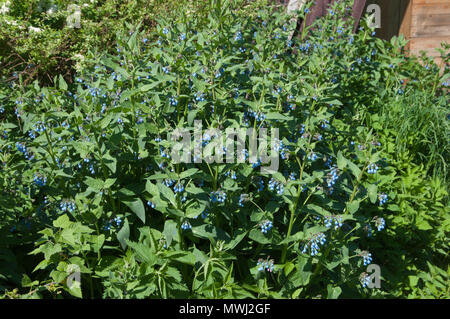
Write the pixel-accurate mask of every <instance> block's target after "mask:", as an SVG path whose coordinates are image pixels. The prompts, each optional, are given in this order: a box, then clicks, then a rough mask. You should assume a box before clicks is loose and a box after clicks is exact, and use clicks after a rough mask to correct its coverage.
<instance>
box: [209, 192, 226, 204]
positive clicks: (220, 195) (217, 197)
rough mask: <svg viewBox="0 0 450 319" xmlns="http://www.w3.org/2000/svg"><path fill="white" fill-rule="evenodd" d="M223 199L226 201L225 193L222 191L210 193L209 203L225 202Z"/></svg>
mask: <svg viewBox="0 0 450 319" xmlns="http://www.w3.org/2000/svg"><path fill="white" fill-rule="evenodd" d="M225 199H227V193H225V192H224V191H222V190H218V191H215V192H211V202H213V203H215V202H219V203H223V202H225Z"/></svg>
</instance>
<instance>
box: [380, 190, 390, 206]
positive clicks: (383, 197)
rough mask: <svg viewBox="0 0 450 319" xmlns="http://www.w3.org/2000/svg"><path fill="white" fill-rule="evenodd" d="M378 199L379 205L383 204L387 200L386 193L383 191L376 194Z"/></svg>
mask: <svg viewBox="0 0 450 319" xmlns="http://www.w3.org/2000/svg"><path fill="white" fill-rule="evenodd" d="M378 199H379V201H380V206H381V205H384V204H385V203H386V202H387V200H388V195H387V194H385V193H381V194H380V195H379V196H378Z"/></svg>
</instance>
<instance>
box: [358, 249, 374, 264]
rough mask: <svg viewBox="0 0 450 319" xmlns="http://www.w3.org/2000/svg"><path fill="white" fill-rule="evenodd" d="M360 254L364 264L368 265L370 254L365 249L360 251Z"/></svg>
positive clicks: (370, 260) (370, 259)
mask: <svg viewBox="0 0 450 319" xmlns="http://www.w3.org/2000/svg"><path fill="white" fill-rule="evenodd" d="M360 256H361V257H362V258H363V263H364V266H367V265H370V263H371V262H372V254H371V253H369V252H368V251H367V250H364V251H363V252H361V254H360Z"/></svg>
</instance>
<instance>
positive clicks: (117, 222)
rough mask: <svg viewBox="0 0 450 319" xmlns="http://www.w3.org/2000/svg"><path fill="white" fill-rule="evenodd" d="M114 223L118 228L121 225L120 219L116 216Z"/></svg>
mask: <svg viewBox="0 0 450 319" xmlns="http://www.w3.org/2000/svg"><path fill="white" fill-rule="evenodd" d="M114 221H115V223H116V225H117V226H120V225H121V224H122V217H120V216H117V217H116V218H114Z"/></svg>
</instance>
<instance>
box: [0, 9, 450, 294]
mask: <svg viewBox="0 0 450 319" xmlns="http://www.w3.org/2000/svg"><path fill="white" fill-rule="evenodd" d="M349 5H350V4H349V2H348V1H346V2H344V3H337V4H336V5H335V6H334V7H333V8H332V10H331V11H330V12H329V14H328V15H327V16H326V17H324V18H323V19H320V20H319V21H318V22H317V23H315V24H314V25H313V26H312V27H311V28H309V29H305V31H304V33H303V34H300V35H298V36H297V37H294V38H293V39H292V40H289V39H288V36H289V34H290V31H291V29H292V27H293V26H292V25H291V24H290V23H289V21H290V17H288V16H286V15H285V14H284V13H283V12H282V11H281V10H278V9H277V8H273V7H269V6H260V10H259V11H257V12H256V14H255V16H251V15H249V14H247V13H248V12H247V13H245V14H244V12H243V11H242V9H239V4H236V1H234V2H233V6H230V5H229V3H228V2H227V1H211V3H210V4H209V7H208V8H207V9H208V10H206V11H205V12H208V14H207V15H192V13H189V12H187V13H183V14H181V15H180V16H178V17H177V18H168V17H165V18H160V19H159V22H158V24H157V25H156V26H155V29H154V30H153V31H151V32H150V31H149V30H148V29H147V28H146V27H145V25H142V24H139V25H137V26H135V27H132V26H131V25H127V27H128V28H129V29H125V28H123V26H121V28H122V30H119V31H118V32H117V34H116V44H117V46H116V47H115V52H114V53H111V52H107V51H104V52H101V51H96V50H92V52H91V54H90V55H87V56H86V60H85V63H84V64H83V67H81V68H80V72H79V73H78V74H77V76H76V78H75V81H73V83H71V82H70V81H66V80H64V77H63V76H61V75H59V76H57V77H55V81H54V83H55V84H54V85H53V86H43V85H40V84H39V82H37V81H36V82H34V83H33V84H30V85H22V84H21V82H20V81H19V82H14V83H13V84H12V83H7V85H3V86H2V87H1V88H0V90H1V91H0V99H1V100H0V112H1V114H0V132H1V139H0V146H1V152H0V159H1V162H2V166H1V171H0V177H1V179H0V183H1V185H0V186H1V187H0V204H1V205H0V211H1V214H0V232H1V238H2V242H1V243H0V289H2V290H3V291H4V296H5V297H10V298H13V297H25V298H30V297H33V298H35V297H36V298H37V297H41V298H42V297H68V296H70V295H72V296H76V297H97V298H100V297H103V298H146V297H150V298H173V297H185V298H243V297H251V298H315V297H328V298H337V297H411V298H417V297H435V298H443V297H444V298H445V297H448V295H449V272H450V268H448V256H447V251H448V248H449V247H448V240H447V238H448V232H449V228H450V223H449V216H448V214H449V206H448V192H447V191H448V184H447V168H446V159H447V158H448V156H449V154H448V152H449V139H448V137H449V123H448V120H449V119H448V113H449V109H448V96H447V95H446V94H447V87H448V81H449V73H448V56H443V61H444V63H445V64H446V65H445V66H444V67H443V68H442V70H443V72H440V68H439V67H438V66H436V65H435V64H434V63H433V62H432V60H431V59H429V58H426V57H423V59H424V60H423V61H422V64H420V63H419V61H418V60H417V59H416V58H410V57H407V56H405V54H404V52H403V51H402V47H403V46H404V45H405V41H404V40H403V39H402V38H394V39H392V41H390V42H386V41H383V40H381V39H378V38H375V37H374V36H373V35H374V34H373V30H371V29H370V28H369V27H367V25H366V22H365V21H362V22H361V28H360V30H359V32H358V33H356V34H353V33H352V25H353V21H352V19H351V16H350V12H349V9H348V8H349ZM306 10H307V9H306ZM181 12H182V11H181ZM298 14H299V15H300V16H303V15H304V14H305V12H299V13H298ZM149 32H150V33H149ZM445 49H448V47H447V48H445ZM99 52H100V53H101V54H100V53H99ZM195 121H201V123H202V125H203V128H204V129H205V130H206V129H213V128H215V129H219V130H220V131H225V130H226V129H227V128H242V127H244V128H251V127H253V128H267V129H269V131H270V130H273V129H275V128H276V129H278V130H279V132H280V136H279V138H278V139H276V140H275V139H274V140H273V141H272V139H273V137H271V138H269V139H270V142H274V143H275V145H276V147H275V149H272V152H273V153H276V154H279V156H280V166H279V169H278V170H277V172H272V173H268V172H264V171H262V170H261V167H262V166H264V165H265V164H264V163H261V161H253V162H250V161H249V158H248V157H249V155H252V154H251V153H250V154H249V152H248V150H249V149H250V146H249V145H248V142H247V144H246V150H247V151H244V152H243V154H238V156H242V157H243V158H244V159H246V161H245V162H243V163H242V162H241V163H239V162H237V161H236V162H235V163H207V162H205V161H203V162H202V163H178V162H175V161H174V160H173V156H172V154H173V153H171V150H172V148H173V146H174V145H175V144H176V142H177V141H175V140H174V139H172V138H170V135H169V134H170V133H172V132H173V131H174V130H175V129H176V128H184V129H190V130H193V129H194V123H195ZM269 135H270V133H269ZM193 138H194V137H192V140H193ZM219 138H220V136H217V135H216V136H215V135H214V134H210V133H208V131H203V135H202V145H203V146H204V150H205V151H208V150H211V149H212V148H213V147H214V146H215V145H217V142H218V139H219ZM192 144H194V143H192ZM192 147H193V146H192ZM222 150H223V153H224V154H227V153H228V152H230V147H229V146H227V147H226V148H223V149H221V151H222ZM185 151H186V150H185ZM191 153H194V151H193V149H191ZM217 154H218V152H216V155H217ZM257 160H258V158H257ZM369 264H377V265H379V266H380V269H381V278H382V280H381V288H379V289H377V288H369V287H368V280H369V279H368V273H367V270H366V269H367V265H369ZM74 269H76V270H77V271H79V272H80V273H81V275H80V278H81V286H78V285H76V284H75V285H69V284H68V278H69V277H71V276H72V275H73V273H74ZM14 288H18V289H16V290H12V289H14Z"/></svg>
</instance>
